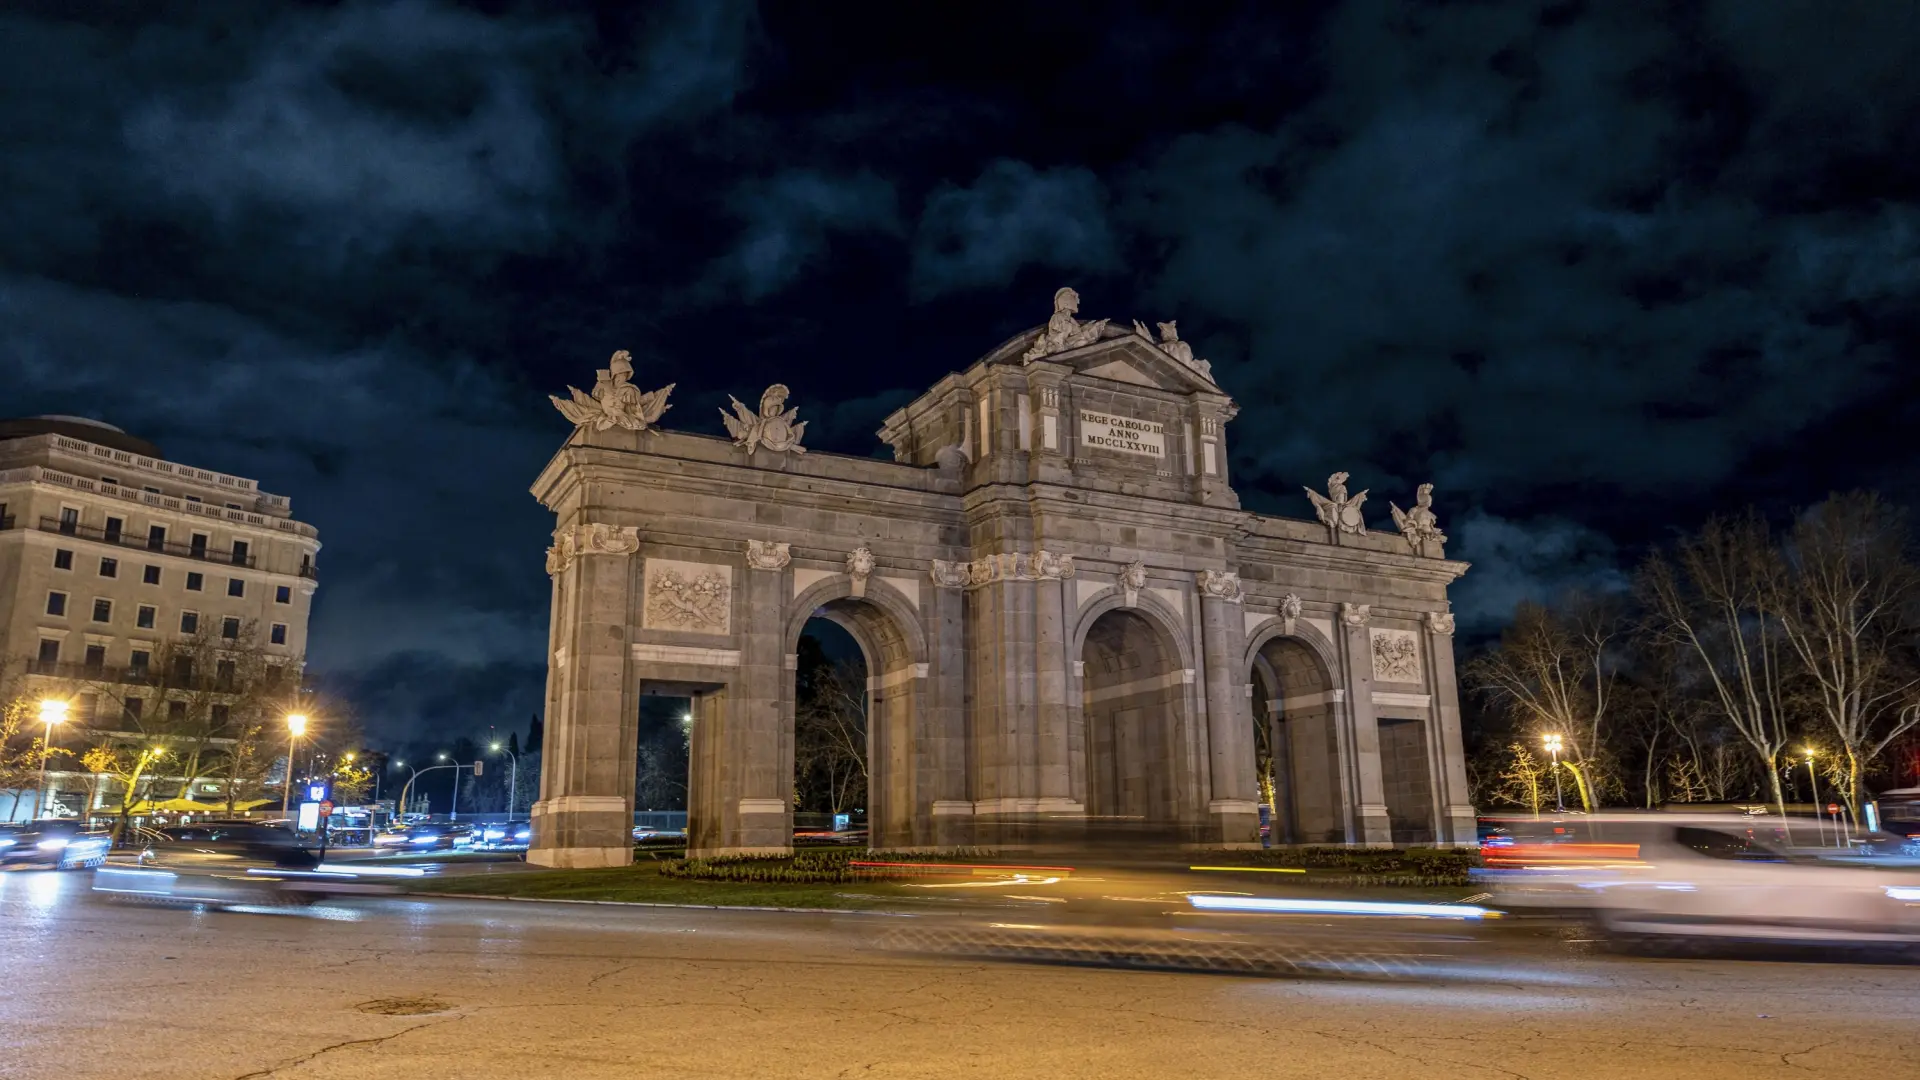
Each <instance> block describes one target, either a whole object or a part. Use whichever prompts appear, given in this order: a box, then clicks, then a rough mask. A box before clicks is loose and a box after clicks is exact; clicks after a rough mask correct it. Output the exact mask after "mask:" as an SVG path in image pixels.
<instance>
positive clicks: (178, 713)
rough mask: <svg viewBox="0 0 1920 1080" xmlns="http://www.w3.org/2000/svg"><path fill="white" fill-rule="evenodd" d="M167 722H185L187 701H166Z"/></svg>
mask: <svg viewBox="0 0 1920 1080" xmlns="http://www.w3.org/2000/svg"><path fill="white" fill-rule="evenodd" d="M167 722H168V723H170V724H184V723H186V722H187V703H186V702H184V701H169V702H167Z"/></svg>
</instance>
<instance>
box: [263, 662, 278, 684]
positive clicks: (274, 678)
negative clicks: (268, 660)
mask: <svg viewBox="0 0 1920 1080" xmlns="http://www.w3.org/2000/svg"><path fill="white" fill-rule="evenodd" d="M280 679H281V674H280V665H279V664H268V665H267V674H266V677H265V682H266V685H267V686H268V687H269V688H271V687H277V686H279V685H280Z"/></svg>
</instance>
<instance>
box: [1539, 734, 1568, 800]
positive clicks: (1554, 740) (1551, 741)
mask: <svg viewBox="0 0 1920 1080" xmlns="http://www.w3.org/2000/svg"><path fill="white" fill-rule="evenodd" d="M1544 739H1545V741H1546V744H1547V753H1549V754H1552V755H1553V811H1554V813H1556V814H1564V813H1566V812H1567V800H1566V796H1565V795H1564V794H1563V793H1562V791H1561V789H1560V736H1558V735H1547V736H1544Z"/></svg>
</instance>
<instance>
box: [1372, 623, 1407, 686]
mask: <svg viewBox="0 0 1920 1080" xmlns="http://www.w3.org/2000/svg"><path fill="white" fill-rule="evenodd" d="M1368 636H1369V637H1370V638H1371V639H1372V642H1373V677H1374V679H1375V680H1376V681H1378V682H1399V683H1417V682H1419V681H1420V637H1419V635H1417V634H1415V633H1414V632H1413V631H1411V630H1383V629H1381V628H1379V627H1374V628H1372V630H1371V631H1369V633H1368Z"/></svg>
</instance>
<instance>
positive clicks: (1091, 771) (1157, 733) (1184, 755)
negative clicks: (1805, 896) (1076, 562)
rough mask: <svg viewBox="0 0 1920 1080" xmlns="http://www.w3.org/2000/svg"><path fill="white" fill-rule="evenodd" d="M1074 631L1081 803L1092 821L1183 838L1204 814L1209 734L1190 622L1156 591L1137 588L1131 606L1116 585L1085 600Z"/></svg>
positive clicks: (1075, 777)
mask: <svg viewBox="0 0 1920 1080" xmlns="http://www.w3.org/2000/svg"><path fill="white" fill-rule="evenodd" d="M1072 627H1073V628H1072V631H1071V634H1070V635H1069V637H1068V642H1069V647H1070V649H1071V654H1070V655H1071V657H1072V658H1073V659H1074V660H1075V661H1076V663H1075V664H1074V665H1073V668H1072V669H1070V671H1071V672H1072V673H1071V674H1070V675H1069V677H1068V680H1067V685H1068V687H1069V692H1068V744H1069V746H1070V747H1071V748H1072V750H1071V757H1070V760H1071V763H1072V767H1071V769H1070V771H1069V775H1070V783H1071V790H1072V791H1073V793H1074V798H1075V800H1076V801H1077V802H1079V803H1080V804H1081V805H1082V806H1084V807H1085V809H1086V812H1087V814H1088V815H1089V816H1090V817H1092V818H1095V819H1106V820H1108V821H1110V822H1111V823H1113V824H1116V825H1119V826H1120V827H1123V828H1142V829H1146V830H1147V833H1146V834H1143V835H1156V836H1160V837H1161V838H1162V839H1166V838H1169V837H1171V836H1174V835H1183V833H1181V832H1180V830H1183V829H1186V828H1189V827H1191V826H1194V825H1196V824H1197V823H1198V822H1201V821H1203V820H1204V818H1205V813H1206V790H1207V788H1206V785H1205V783H1204V782H1203V778H1202V777H1201V774H1200V771H1199V770H1200V768H1201V765H1200V763H1202V762H1205V761H1206V760H1207V753H1206V733H1205V731H1204V730H1203V724H1202V723H1201V721H1200V719H1199V716H1200V713H1199V711H1198V707H1197V705H1198V703H1197V694H1198V679H1197V678H1196V676H1197V674H1198V673H1197V671H1196V670H1195V663H1194V646H1193V643H1192V639H1191V636H1190V634H1189V632H1188V629H1187V626H1186V623H1185V621H1184V620H1183V619H1182V618H1181V617H1180V614H1179V612H1177V611H1175V610H1174V609H1173V607H1172V606H1171V605H1169V604H1168V603H1167V602H1166V601H1164V600H1162V599H1160V598H1159V597H1158V596H1155V595H1153V594H1151V593H1145V592H1140V593H1136V594H1135V602H1134V603H1133V604H1128V603H1127V602H1126V595H1125V593H1124V591H1123V590H1122V589H1121V588H1120V587H1118V586H1112V587H1109V588H1107V589H1105V590H1103V591H1101V592H1098V593H1095V594H1094V595H1093V597H1091V598H1090V599H1089V601H1088V603H1087V604H1086V605H1084V606H1083V607H1082V608H1081V609H1080V611H1079V612H1078V613H1077V615H1076V617H1075V619H1074V621H1073V624H1072ZM1129 658H1130V659H1131V661H1132V662H1129ZM1075 669H1077V670H1075ZM1168 830H1172V831H1171V832H1170V831H1168ZM1162 834H1164V835H1162Z"/></svg>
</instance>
